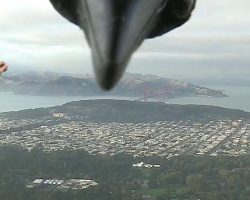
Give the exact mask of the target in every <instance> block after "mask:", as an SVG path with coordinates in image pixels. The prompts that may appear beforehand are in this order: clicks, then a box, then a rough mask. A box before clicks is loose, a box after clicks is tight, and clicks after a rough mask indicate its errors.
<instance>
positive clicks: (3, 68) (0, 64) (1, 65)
mask: <svg viewBox="0 0 250 200" xmlns="http://www.w3.org/2000/svg"><path fill="white" fill-rule="evenodd" d="M7 70H8V65H7V64H6V63H5V62H3V61H0V75H1V74H2V73H3V72H6V71H7Z"/></svg>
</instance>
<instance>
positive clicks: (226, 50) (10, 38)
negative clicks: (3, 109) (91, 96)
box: [0, 0, 250, 79]
mask: <svg viewBox="0 0 250 200" xmlns="http://www.w3.org/2000/svg"><path fill="white" fill-rule="evenodd" d="M0 5H1V18H0V29H1V32H0V59H4V60H7V61H8V62H9V63H10V64H11V68H10V70H11V69H17V68H19V67H20V66H25V67H26V68H27V69H31V68H36V69H44V70H51V71H67V70H70V71H72V72H76V73H92V67H91V66H92V63H91V56H90V50H89V47H88V45H87V43H86V40H85V38H84V34H83V32H82V31H81V30H80V29H79V28H78V27H77V26H75V25H73V24H71V23H69V22H68V21H67V20H65V19H64V18H63V17H61V16H60V15H59V14H58V13H57V12H56V11H55V10H54V9H53V7H52V6H51V5H50V3H49V1H48V0H47V1H34V0H22V1H20V0H8V1H6V0H0ZM13 5H14V6H13ZM249 10H250V4H249V1H248V0H241V1H235V0H216V1H215V0H206V1H203V0H200V1H199V0H198V3H197V7H196V10H195V12H194V13H193V17H192V19H191V20H190V21H189V22H188V23H187V24H185V25H184V26H182V27H181V28H178V29H176V30H174V31H172V32H171V33H169V34H166V35H164V36H163V37H159V38H157V39H151V40H147V41H146V42H145V43H144V44H143V45H142V47H141V48H140V49H139V50H138V52H137V53H136V54H135V56H134V57H133V60H132V61H131V62H130V66H129V67H128V71H130V72H139V73H154V74H158V75H164V76H166V77H171V78H183V79H186V78H197V77H205V78H209V77H211V78H213V77H222V78H228V77H229V78H230V77H234V76H236V75H237V76H238V77H239V78H241V77H246V76H247V75H249V76H250V70H249V69H248V66H249V65H250V61H249V59H248V57H249V52H250V26H249V25H250V13H249Z"/></svg>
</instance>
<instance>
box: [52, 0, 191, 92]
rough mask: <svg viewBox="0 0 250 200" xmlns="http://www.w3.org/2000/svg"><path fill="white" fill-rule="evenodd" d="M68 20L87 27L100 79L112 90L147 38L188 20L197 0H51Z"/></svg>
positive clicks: (159, 34) (87, 37)
mask: <svg viewBox="0 0 250 200" xmlns="http://www.w3.org/2000/svg"><path fill="white" fill-rule="evenodd" d="M50 2H51V3H52V6H53V7H54V8H55V9H56V10H57V11H58V12H59V13H60V14H61V15H62V16H63V17H65V18H66V19H67V20H68V21H70V22H72V23H73V24H75V25H77V26H79V28H80V29H81V30H83V31H84V33H85V37H86V39H87V42H88V44H89V46H90V48H91V52H92V60H93V64H94V71H95V74H96V78H97V82H98V83H99V85H100V87H101V88H102V89H104V90H111V89H112V88H113V87H114V86H115V85H116V84H117V83H118V82H119V80H120V79H121V77H122V75H123V73H124V72H125V70H126V67H127V65H128V63H129V61H130V60H131V57H132V55H133V54H134V52H135V51H136V50H137V49H138V48H139V47H140V45H141V44H142V43H143V41H144V40H146V39H152V38H155V37H159V36H161V35H163V34H165V33H168V32H169V31H171V30H173V29H175V28H177V27H180V26H182V25H183V24H184V23H186V22H187V21H188V20H189V19H190V17H191V15H192V12H193V10H194V9H195V5H196V0H50Z"/></svg>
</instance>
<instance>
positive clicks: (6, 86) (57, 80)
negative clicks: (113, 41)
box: [0, 71, 226, 99]
mask: <svg viewBox="0 0 250 200" xmlns="http://www.w3.org/2000/svg"><path fill="white" fill-rule="evenodd" d="M0 85H1V87H0V92H13V93H15V94H21V95H35V96H119V97H133V98H138V99H140V98H144V97H145V96H146V97H150V98H156V99H168V98H175V97H187V96H192V97H195V96H207V97H226V95H225V94H224V93H223V92H222V91H218V90H213V89H209V88H206V87H202V86H198V85H194V84H191V83H189V82H185V81H179V80H172V79H166V78H162V77H158V76H154V75H141V74H131V73H127V74H126V75H125V76H124V78H123V79H122V81H121V82H120V84H119V85H118V86H117V87H116V88H115V89H114V90H112V91H111V92H103V91H102V90H101V89H100V88H99V87H98V85H97V83H96V80H95V78H94V77H92V76H79V75H72V74H60V73H54V72H32V71H31V72H25V73H17V74H9V75H7V76H4V77H0Z"/></svg>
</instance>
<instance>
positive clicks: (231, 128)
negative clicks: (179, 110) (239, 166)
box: [0, 113, 250, 158]
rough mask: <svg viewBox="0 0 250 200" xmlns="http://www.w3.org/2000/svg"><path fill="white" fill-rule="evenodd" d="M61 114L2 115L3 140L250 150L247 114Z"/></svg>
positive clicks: (164, 150)
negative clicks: (103, 119) (105, 119)
mask: <svg viewBox="0 0 250 200" xmlns="http://www.w3.org/2000/svg"><path fill="white" fill-rule="evenodd" d="M58 117H61V118H64V117H65V116H64V115H63V114H60V115H59V114H55V113H54V114H53V116H52V117H51V118H49V119H48V118H46V119H45V118H44V119H40V120H36V119H33V120H9V119H1V120H0V145H15V146H18V147H21V148H24V149H28V150H32V149H34V148H42V149H43V150H44V151H48V152H49V151H56V150H65V149H66V150H77V149H84V150H86V151H87V152H89V153H90V154H94V155H95V154H105V155H115V154H119V153H125V154H130V155H133V156H134V157H143V156H160V157H167V158H171V157H175V156H180V155H187V154H192V155H211V156H217V155H230V156H239V155H243V154H249V153H250V121H249V120H243V119H239V120H218V121H208V122H196V121H190V120H187V121H159V122H150V123H115V122H113V123H98V122H89V121H86V120H84V119H83V120H79V118H76V119H77V120H76V119H74V118H67V120H62V121H58ZM53 121H54V122H55V123H53ZM48 122H50V123H48ZM48 124H51V125H48Z"/></svg>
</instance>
